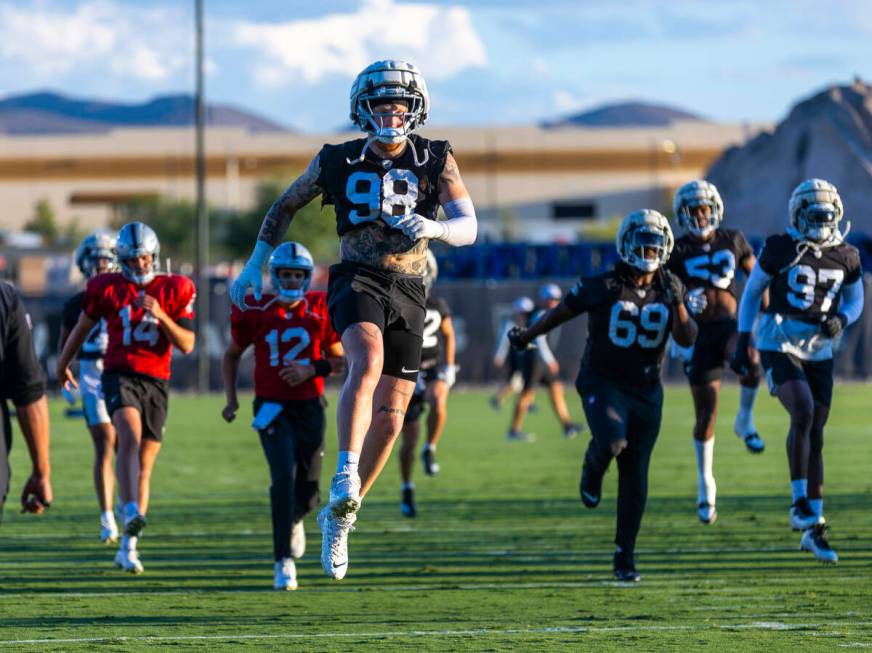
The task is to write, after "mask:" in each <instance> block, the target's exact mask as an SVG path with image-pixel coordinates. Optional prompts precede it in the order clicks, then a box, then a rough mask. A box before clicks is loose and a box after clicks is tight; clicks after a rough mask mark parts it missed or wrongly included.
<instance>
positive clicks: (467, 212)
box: [437, 197, 478, 247]
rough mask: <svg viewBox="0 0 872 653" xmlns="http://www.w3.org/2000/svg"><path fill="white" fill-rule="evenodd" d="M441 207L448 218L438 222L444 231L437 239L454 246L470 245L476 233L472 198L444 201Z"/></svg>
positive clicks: (476, 225) (476, 222) (476, 223)
mask: <svg viewBox="0 0 872 653" xmlns="http://www.w3.org/2000/svg"><path fill="white" fill-rule="evenodd" d="M442 209H443V210H444V211H445V215H446V216H448V219H447V220H443V221H442V222H440V223H439V224H440V225H442V227H443V228H444V233H443V234H442V235H441V236H438V237H437V240H441V241H442V242H443V243H447V244H449V245H453V246H454V247H459V246H461V245H472V243H474V242H475V237H476V235H477V234H478V221H477V220H476V218H475V207H474V206H473V205H472V199H471V198H469V197H461V198H460V199H458V200H452V201H451V202H446V203H445V204H443V205H442Z"/></svg>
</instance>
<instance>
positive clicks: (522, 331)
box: [509, 326, 530, 351]
mask: <svg viewBox="0 0 872 653" xmlns="http://www.w3.org/2000/svg"><path fill="white" fill-rule="evenodd" d="M509 344H510V345H512V348H513V349H517V350H518V351H524V350H525V349H529V348H530V342H529V341H528V340H527V328H526V327H519V326H516V327H512V328H511V330H510V331H509Z"/></svg>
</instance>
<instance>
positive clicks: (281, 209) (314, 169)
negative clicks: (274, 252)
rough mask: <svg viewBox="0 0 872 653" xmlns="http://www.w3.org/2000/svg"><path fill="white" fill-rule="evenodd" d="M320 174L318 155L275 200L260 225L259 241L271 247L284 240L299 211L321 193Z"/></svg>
mask: <svg viewBox="0 0 872 653" xmlns="http://www.w3.org/2000/svg"><path fill="white" fill-rule="evenodd" d="M320 174H321V166H320V164H319V162H318V157H317V156H316V157H315V158H314V159H313V160H312V162H311V163H310V164H309V167H308V168H306V171H305V172H304V173H303V174H302V175H300V176H299V177H298V178H297V179H296V180H295V181H294V183H292V184H291V185H290V186H289V187H288V189H287V190H286V191H285V192H284V193H283V194H282V196H281V197H279V198H278V199H277V200H276V201H275V202H273V205H272V206H271V207H270V208H269V211H267V213H266V215H265V216H264V218H263V223H262V224H261V225H260V232H259V233H258V235H257V239H258V240H259V241H263V242H265V243H266V244H267V245H269V246H270V247H276V246H277V245H278V244H279V243H281V242H282V239H283V238H284V237H285V234H286V233H287V231H288V227H289V226H290V225H291V221H292V220H293V219H294V215H296V213H297V211H299V210H300V209H301V208H303V207H304V206H306V204H308V203H309V202H311V201H312V200H313V199H315V198H316V197H317V196H318V195H319V194H320V193H321V189H320V188H318V186H317V185H316V183H315V182H316V181H317V180H318V176H319V175H320Z"/></svg>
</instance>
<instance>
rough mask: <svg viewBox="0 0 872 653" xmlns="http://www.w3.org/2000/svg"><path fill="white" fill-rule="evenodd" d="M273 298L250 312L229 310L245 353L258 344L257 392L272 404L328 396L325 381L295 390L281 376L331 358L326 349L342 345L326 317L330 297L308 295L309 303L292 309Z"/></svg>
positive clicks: (312, 381)
mask: <svg viewBox="0 0 872 653" xmlns="http://www.w3.org/2000/svg"><path fill="white" fill-rule="evenodd" d="M273 297H274V296H273V295H269V294H265V295H264V296H263V298H262V299H261V300H260V301H259V302H256V303H253V304H251V308H249V309H248V310H247V311H240V310H239V309H238V308H236V306H234V307H233V308H232V309H231V312H230V335H231V336H232V337H233V340H234V342H235V343H236V344H237V345H239V347H240V348H241V349H245V348H247V347H248V346H249V345H254V394H255V395H257V396H258V397H260V398H262V399H270V400H272V401H295V400H296V401H298V400H302V399H312V398H314V397H320V396H321V395H322V394H324V377H319V376H316V377H312V378H311V379H309V380H307V381H304V382H303V383H301V384H299V385H295V386H290V385H288V384H287V383H286V382H285V381H284V380H282V378H281V377H280V376H279V370H281V369H282V368H283V367H286V366H288V365H290V364H291V363H292V362H297V363H303V364H309V363H313V362H315V361H316V360H319V359H323V358H326V356H325V352H326V350H327V348H328V347H329V346H330V345H332V344H334V343H336V342H339V336H338V335H337V334H336V332H335V331H334V330H333V325H332V324H331V322H330V317H329V316H328V315H327V294H326V293H324V292H318V291H312V292H307V293H306V301H301V302H300V303H298V304H297V305H296V306H294V307H293V308H288V305H287V304H285V303H283V302H280V301H278V300H276V301H274V302H272V304H269V302H270V301H272V299H273ZM252 301H253V300H252ZM267 304H269V305H268V306H267ZM264 306H265V307H266V308H263V307H264Z"/></svg>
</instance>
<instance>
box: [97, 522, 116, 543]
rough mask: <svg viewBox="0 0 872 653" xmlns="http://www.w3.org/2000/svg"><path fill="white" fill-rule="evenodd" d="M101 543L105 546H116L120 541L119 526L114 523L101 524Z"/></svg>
mask: <svg viewBox="0 0 872 653" xmlns="http://www.w3.org/2000/svg"><path fill="white" fill-rule="evenodd" d="M100 541H101V542H102V543H103V544H115V543H116V542H117V541H118V525H117V524H116V523H115V522H114V521H113V522H111V523H101V524H100Z"/></svg>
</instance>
